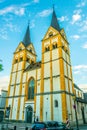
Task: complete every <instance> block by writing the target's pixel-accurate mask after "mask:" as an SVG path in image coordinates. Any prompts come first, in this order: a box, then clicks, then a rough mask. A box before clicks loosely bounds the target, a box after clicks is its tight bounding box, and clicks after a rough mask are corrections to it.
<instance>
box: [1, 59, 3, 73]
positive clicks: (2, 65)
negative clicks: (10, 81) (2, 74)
mask: <svg viewBox="0 0 87 130" xmlns="http://www.w3.org/2000/svg"><path fill="white" fill-rule="evenodd" d="M0 62H2V60H0ZM2 70H3V65H2V63H0V71H2Z"/></svg>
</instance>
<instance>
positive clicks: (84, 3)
mask: <svg viewBox="0 0 87 130" xmlns="http://www.w3.org/2000/svg"><path fill="white" fill-rule="evenodd" d="M85 5H86V0H81V2H80V3H79V4H78V5H77V6H76V7H83V6H85Z"/></svg>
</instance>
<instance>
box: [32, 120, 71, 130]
mask: <svg viewBox="0 0 87 130" xmlns="http://www.w3.org/2000/svg"><path fill="white" fill-rule="evenodd" d="M30 130H73V129H71V128H67V127H66V124H64V123H62V122H57V121H47V122H35V123H34V124H33V125H32V127H31V129H30Z"/></svg>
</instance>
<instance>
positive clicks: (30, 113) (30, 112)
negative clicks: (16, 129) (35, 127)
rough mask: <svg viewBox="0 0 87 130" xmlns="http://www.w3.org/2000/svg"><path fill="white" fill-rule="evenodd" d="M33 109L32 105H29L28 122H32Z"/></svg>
mask: <svg viewBox="0 0 87 130" xmlns="http://www.w3.org/2000/svg"><path fill="white" fill-rule="evenodd" d="M32 114H33V109H32V107H31V106H28V107H27V123H32Z"/></svg>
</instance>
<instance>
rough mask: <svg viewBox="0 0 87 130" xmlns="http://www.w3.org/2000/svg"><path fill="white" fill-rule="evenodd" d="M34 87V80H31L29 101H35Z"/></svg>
mask: <svg viewBox="0 0 87 130" xmlns="http://www.w3.org/2000/svg"><path fill="white" fill-rule="evenodd" d="M34 87H35V82H34V79H31V80H30V82H29V85H28V99H34Z"/></svg>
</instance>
